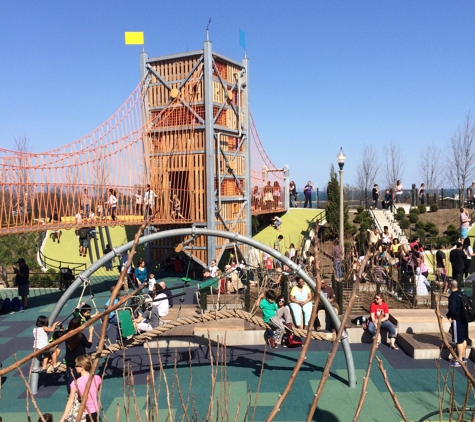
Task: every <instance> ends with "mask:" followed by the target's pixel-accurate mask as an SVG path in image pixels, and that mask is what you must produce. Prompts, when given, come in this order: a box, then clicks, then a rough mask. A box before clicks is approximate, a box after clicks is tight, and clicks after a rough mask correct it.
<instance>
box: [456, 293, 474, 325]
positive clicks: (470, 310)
mask: <svg viewBox="0 0 475 422" xmlns="http://www.w3.org/2000/svg"><path fill="white" fill-rule="evenodd" d="M460 300H461V302H462V309H461V310H460V319H461V320H462V321H463V322H473V321H475V309H474V306H473V302H472V299H471V298H469V297H468V296H467V295H465V294H463V293H462V294H461V295H460Z"/></svg>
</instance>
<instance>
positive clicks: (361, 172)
mask: <svg viewBox="0 0 475 422" xmlns="http://www.w3.org/2000/svg"><path fill="white" fill-rule="evenodd" d="M380 167H381V165H380V161H379V160H378V157H377V154H376V151H375V150H374V148H373V146H372V145H366V144H365V145H363V149H362V151H361V159H360V161H359V163H358V166H357V169H356V171H357V175H358V188H359V189H360V191H361V192H362V194H363V195H364V199H365V201H367V200H368V192H370V191H371V189H372V185H374V184H375V183H376V178H377V177H378V173H379V169H380ZM366 205H367V204H366Z"/></svg>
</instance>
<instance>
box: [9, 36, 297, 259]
mask: <svg viewBox="0 0 475 422" xmlns="http://www.w3.org/2000/svg"><path fill="white" fill-rule="evenodd" d="M140 64H141V66H140V67H141V73H142V80H141V82H140V84H139V85H138V86H137V88H136V89H135V90H134V91H133V92H132V94H131V95H130V96H129V98H128V99H127V100H126V101H125V103H124V104H123V105H122V107H121V108H120V109H119V110H118V111H117V112H116V113H115V114H114V115H113V116H112V117H111V118H110V119H108V120H107V121H106V122H104V123H103V124H102V125H101V126H100V127H98V128H96V129H95V130H93V131H92V132H91V133H89V134H88V135H87V136H85V137H83V138H81V139H79V140H77V141H75V142H72V143H70V144H68V145H65V146H63V147H60V148H57V149H54V150H52V151H48V152H44V153H31V152H28V151H11V150H7V149H0V169H1V174H2V176H1V179H0V222H1V226H0V234H9V233H21V232H26V231H43V230H45V229H50V230H60V229H61V228H66V229H67V228H77V227H79V226H80V225H83V226H84V225H85V226H90V227H101V226H107V225H110V224H122V225H137V224H140V223H141V222H142V221H143V218H144V213H147V214H152V216H153V217H152V220H151V222H152V224H153V225H154V226H156V228H158V229H160V230H167V229H170V228H173V227H190V226H191V225H192V224H195V225H197V226H200V227H204V226H206V227H208V228H211V229H218V230H225V231H228V232H233V233H243V234H246V235H248V236H250V235H251V231H252V227H251V218H252V214H266V213H269V214H270V213H279V212H284V211H285V210H286V209H287V208H288V196H289V195H288V194H287V193H286V189H287V177H288V172H287V170H286V169H277V168H276V167H275V166H274V165H273V164H272V162H271V161H270V160H269V158H268V157H267V154H266V153H265V150H264V148H263V147H262V144H261V142H260V139H259V136H258V133H257V130H256V127H255V124H254V121H253V119H252V116H251V115H250V112H249V107H248V104H249V80H248V68H249V63H248V59H247V58H244V59H243V60H242V63H240V62H238V61H235V60H232V59H230V58H227V57H225V56H223V55H220V54H218V53H215V52H213V51H212V46H211V42H210V41H208V40H207V41H205V43H204V48H203V49H202V50H197V51H192V52H187V53H183V54H176V55H172V56H165V57H158V58H150V59H149V58H148V56H147V54H146V53H144V52H143V53H140ZM147 184H150V185H151V189H152V190H153V191H154V192H155V195H156V196H155V195H154V196H153V202H154V203H153V206H152V207H151V209H149V208H148V207H147V204H140V203H138V202H137V195H139V196H140V197H142V198H143V197H144V194H145V188H146V185H147ZM256 188H257V189H256ZM110 190H112V192H113V193H115V196H116V197H117V200H118V203H117V216H118V221H111V219H110V217H111V216H110V214H111V207H110V206H108V195H109V191H110ZM251 191H252V192H253V193H251ZM85 198H89V199H85ZM142 200H143V199H142ZM86 205H89V208H88V210H87V211H86ZM55 211H56V214H55ZM80 211H83V212H84V211H86V213H89V217H88V218H86V217H87V215H84V216H83V217H84V218H83V220H82V222H81V223H79V222H78V221H77V219H76V218H75V216H76V215H77V214H78V213H79V212H80ZM91 213H92V214H91ZM182 240H183V239H172V241H167V242H166V243H157V244H155V245H153V246H152V247H151V248H149V251H148V253H149V257H150V259H151V260H154V261H155V260H160V258H162V257H167V256H170V254H172V253H173V248H174V245H175V244H178V243H181V242H182ZM229 247H234V245H232V242H229V241H228V240H223V239H220V240H218V241H216V240H215V239H210V240H209V241H206V240H204V243H202V244H196V245H194V248H195V250H194V259H195V260H196V261H197V262H198V263H200V264H205V263H208V262H209V261H210V260H211V259H213V258H215V259H218V260H219V259H220V257H221V256H222V254H223V253H224V252H225V250H226V249H227V248H229ZM238 248H241V247H240V246H239V245H238ZM183 251H184V252H185V253H187V254H189V250H188V249H187V247H186V245H185V247H184V249H183ZM241 252H243V251H242V249H241Z"/></svg>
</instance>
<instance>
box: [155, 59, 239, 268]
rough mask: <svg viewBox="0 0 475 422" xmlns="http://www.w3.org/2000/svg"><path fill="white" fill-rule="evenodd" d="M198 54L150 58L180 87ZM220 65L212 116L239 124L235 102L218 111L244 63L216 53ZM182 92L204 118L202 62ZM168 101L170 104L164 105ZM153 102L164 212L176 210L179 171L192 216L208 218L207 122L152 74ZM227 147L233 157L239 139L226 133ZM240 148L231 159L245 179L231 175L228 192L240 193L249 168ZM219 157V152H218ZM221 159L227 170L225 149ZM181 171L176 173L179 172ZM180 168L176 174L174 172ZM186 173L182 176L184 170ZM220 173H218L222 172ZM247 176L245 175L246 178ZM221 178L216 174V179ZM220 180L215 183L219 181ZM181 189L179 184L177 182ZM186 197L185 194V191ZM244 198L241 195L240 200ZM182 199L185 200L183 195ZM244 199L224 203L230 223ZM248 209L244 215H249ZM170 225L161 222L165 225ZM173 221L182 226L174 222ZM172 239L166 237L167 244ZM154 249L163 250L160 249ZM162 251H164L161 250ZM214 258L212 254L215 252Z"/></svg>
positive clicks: (158, 185) (221, 123)
mask: <svg viewBox="0 0 475 422" xmlns="http://www.w3.org/2000/svg"><path fill="white" fill-rule="evenodd" d="M199 58H200V57H199V56H192V57H186V58H178V59H176V60H163V61H160V60H158V61H156V62H153V63H151V66H152V67H153V68H154V70H155V71H156V72H157V73H158V74H160V76H161V78H163V80H165V81H167V83H168V85H169V86H170V87H171V88H177V89H178V87H179V86H180V85H181V82H182V80H183V79H184V78H185V77H187V76H188V74H189V72H190V71H191V69H192V68H193V66H194V65H195V64H196V63H197V61H198V60H199ZM214 61H215V68H214V69H213V73H214V80H213V85H212V91H213V92H212V96H213V101H214V102H215V105H214V106H213V114H214V116H213V117H216V116H217V117H216V124H217V125H218V126H226V127H228V128H230V129H236V128H237V126H238V118H237V116H236V114H235V113H234V111H233V110H232V109H231V107H230V105H228V104H227V105H226V106H225V107H224V108H223V109H222V110H221V112H220V114H219V115H217V113H218V111H219V110H220V108H221V107H220V106H221V104H222V103H223V102H224V101H226V99H227V98H228V97H227V95H228V90H230V89H231V88H232V85H234V83H235V80H234V76H233V75H234V73H239V72H240V69H239V68H237V67H236V66H234V65H233V64H230V63H227V62H225V61H224V60H222V59H221V58H216V57H215V60H214ZM218 72H219V75H220V77H221V79H222V80H223V81H224V82H225V86H223V85H222V84H221V82H220V81H219V78H218V74H217V73H218ZM179 95H180V96H181V98H183V100H184V101H185V102H187V103H188V104H190V105H191V106H192V107H193V109H194V110H195V112H196V113H197V114H198V115H199V116H201V117H202V118H204V117H205V116H204V104H203V101H204V84H203V80H202V65H199V66H198V68H197V69H196V71H195V72H194V74H193V75H192V77H191V79H190V80H189V81H188V82H187V83H186V84H185V85H184V86H183V87H182V89H181V92H180V93H179ZM237 95H238V94H237V92H233V99H232V101H233V102H234V104H235V105H237V102H238V101H237ZM166 104H169V105H168V106H167V108H166V109H162V110H160V108H163V107H164V106H165V105H166ZM149 105H150V107H152V108H153V107H156V108H157V109H156V110H152V111H151V115H152V116H151V117H154V118H156V119H155V127H154V128H153V129H154V132H153V133H151V134H150V145H151V148H150V152H151V154H152V156H151V157H150V161H151V162H150V168H151V172H152V182H153V184H154V187H155V191H156V192H157V194H159V195H160V198H159V199H160V201H161V203H162V204H161V206H162V212H163V214H164V215H165V216H168V214H170V213H171V207H170V202H169V197H170V195H171V193H172V192H170V188H171V185H172V183H173V180H172V179H171V177H175V178H176V177H178V176H176V174H186V175H188V180H187V181H186V182H185V181H184V182H183V184H184V186H185V185H186V189H187V192H182V193H181V195H187V197H186V198H188V200H189V201H188V205H187V206H188V208H189V210H188V211H187V212H188V213H189V219H190V220H191V221H193V222H206V221H207V218H214V216H207V215H206V205H207V204H206V180H205V177H206V152H205V134H204V130H203V129H202V127H201V126H200V125H199V124H198V123H199V122H198V119H196V117H195V116H193V113H191V112H190V111H189V110H188V109H187V108H186V107H184V106H183V104H182V103H181V102H180V101H173V100H172V99H171V98H170V92H169V89H168V88H167V87H165V86H164V85H162V83H161V82H160V81H159V80H158V78H156V77H155V76H152V77H151V86H150V88H149ZM223 144H224V149H225V150H226V151H227V152H228V153H229V154H228V159H229V160H231V158H232V154H233V153H234V152H235V151H236V147H237V145H238V140H237V139H235V138H233V137H227V138H226V137H224V138H223ZM239 153H240V154H242V155H238V156H236V157H235V158H234V159H233V160H231V161H232V166H233V171H234V172H235V174H236V175H237V177H238V178H240V180H238V183H236V181H235V180H234V178H233V177H226V179H225V180H223V182H222V185H221V190H222V194H223V195H226V196H233V197H240V196H242V191H241V190H240V189H239V186H241V188H244V176H245V170H246V161H245V157H244V153H245V151H244V149H243V148H241V150H240V151H239ZM218 157H219V158H218ZM217 159H219V160H221V161H220V162H221V174H226V173H227V168H226V166H225V160H224V158H223V157H222V156H221V154H218V155H217ZM174 172H176V173H174ZM172 174H175V176H172ZM180 177H181V176H180ZM218 177H219V175H218ZM241 177H242V179H241ZM216 183H217V179H216ZM216 183H215V184H216ZM173 189H174V190H176V187H173ZM182 198H183V196H182ZM241 202H242V201H241ZM182 204H183V200H182ZM240 207H241V203H240V202H236V203H225V204H224V207H223V212H222V215H223V217H224V218H225V219H226V220H227V221H228V225H229V226H232V225H233V221H234V220H235V218H236V216H237V211H238V210H239V209H240ZM244 217H245V215H244V214H243V215H242V216H241V217H240V218H244ZM217 225H218V227H221V228H224V227H222V225H221V223H220V221H219V220H218V219H217ZM166 227H167V226H161V229H166ZM170 227H177V226H176V225H172V226H170ZM245 229H246V224H245V223H244V222H239V223H237V226H236V230H237V231H239V232H240V233H245V232H246V230H245ZM199 242H201V244H202V246H206V242H207V240H206V238H203V239H200V241H199ZM225 243H226V241H225V240H223V239H217V244H218V245H223V244H225ZM165 244H167V242H164V243H163V245H165ZM154 253H156V254H157V253H159V252H158V250H155V252H154ZM160 253H161V252H160ZM197 254H200V255H199V259H201V260H202V261H203V262H208V257H206V252H204V251H198V252H197ZM210 259H211V258H210Z"/></svg>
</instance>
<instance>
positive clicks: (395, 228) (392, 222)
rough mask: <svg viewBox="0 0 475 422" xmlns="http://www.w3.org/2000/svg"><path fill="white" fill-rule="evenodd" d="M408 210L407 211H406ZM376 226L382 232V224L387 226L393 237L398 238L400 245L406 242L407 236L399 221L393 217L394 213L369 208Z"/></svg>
mask: <svg viewBox="0 0 475 422" xmlns="http://www.w3.org/2000/svg"><path fill="white" fill-rule="evenodd" d="M407 212H408V211H407ZM370 213H371V215H372V218H373V221H374V222H375V224H376V227H377V228H378V229H379V230H380V231H381V232H382V231H383V228H384V226H387V227H388V231H389V233H390V234H391V236H392V237H393V238H397V239H399V243H400V244H401V245H405V244H407V243H408V241H407V238H406V236H405V234H404V232H403V230H402V229H401V227H400V226H399V223H398V222H397V221H396V219H395V218H394V214H393V213H392V212H391V211H389V210H379V209H375V210H371V211H370Z"/></svg>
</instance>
